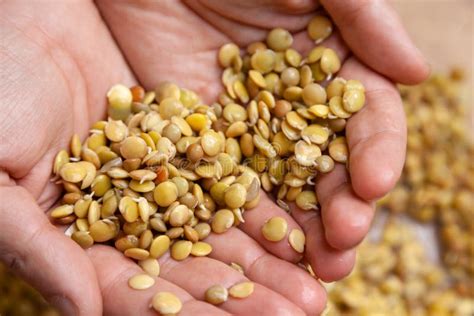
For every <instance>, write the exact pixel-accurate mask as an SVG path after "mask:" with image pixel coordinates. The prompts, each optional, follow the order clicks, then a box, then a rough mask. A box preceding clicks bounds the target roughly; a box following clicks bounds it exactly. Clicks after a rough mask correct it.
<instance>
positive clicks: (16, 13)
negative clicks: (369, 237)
mask: <svg viewBox="0 0 474 316" xmlns="http://www.w3.org/2000/svg"><path fill="white" fill-rule="evenodd" d="M321 4H322V6H324V7H325V9H326V10H327V11H328V13H329V14H330V15H331V16H332V18H333V19H334V21H335V23H336V24H337V26H338V28H339V30H340V33H339V31H337V32H335V34H334V35H333V36H331V38H329V39H328V40H327V41H326V42H325V43H323V44H324V45H327V46H328V47H332V48H334V49H335V50H336V51H337V52H338V55H339V56H340V57H341V59H342V60H343V61H344V63H343V67H342V69H341V71H340V73H339V75H340V76H342V77H345V78H354V79H358V80H361V81H362V82H363V83H364V85H365V87H366V90H367V93H366V96H367V104H366V106H365V108H364V109H362V110H361V111H360V112H359V113H357V114H356V115H354V116H353V117H352V118H351V119H350V121H349V123H348V125H347V140H348V144H349V147H350V152H351V158H350V164H349V165H350V169H349V170H346V169H345V168H344V167H342V166H338V167H337V168H336V169H335V170H334V171H333V172H332V173H330V174H328V175H324V176H322V177H321V178H320V180H319V181H318V183H317V194H318V198H319V200H320V203H321V206H322V207H321V212H320V213H317V212H302V211H300V210H298V209H293V212H292V217H290V216H289V215H288V214H286V213H285V212H284V211H283V210H281V209H279V208H278V207H277V206H276V205H274V204H273V203H272V202H271V201H270V199H268V198H266V197H264V198H262V202H261V204H260V205H259V207H257V208H256V209H254V210H252V211H251V212H246V213H245V214H244V217H245V220H246V222H245V223H244V224H243V225H241V226H239V228H232V229H231V230H230V231H229V232H228V233H226V234H223V235H219V236H217V235H213V236H210V237H209V238H208V239H206V241H208V242H209V243H211V244H212V246H213V248H214V250H213V252H212V253H211V255H210V257H209V258H190V259H187V260H185V261H184V262H176V261H174V260H172V259H170V258H169V257H168V256H165V257H163V258H160V264H161V270H162V271H161V275H160V277H159V278H158V279H157V282H156V284H155V285H154V286H153V287H152V288H150V289H148V290H146V291H133V290H131V289H130V288H128V286H127V280H128V278H129V277H130V276H131V275H133V274H134V273H137V272H138V271H140V269H139V268H138V267H137V266H136V265H135V264H134V263H133V262H132V261H130V260H128V259H126V258H125V257H123V256H122V255H121V254H120V253H119V252H118V251H116V250H115V249H113V248H111V247H106V246H100V245H97V246H93V247H92V248H91V249H88V250H86V251H83V250H82V249H81V248H80V247H79V246H78V245H76V244H75V243H74V242H73V241H72V240H70V239H69V238H68V237H66V236H64V234H63V228H58V227H55V226H53V225H52V224H50V222H49V219H48V216H47V212H48V210H49V209H50V208H51V207H52V206H53V205H54V204H55V203H56V201H57V200H58V198H59V196H60V194H61V192H60V189H59V188H58V186H56V185H54V184H53V183H51V182H50V180H49V179H50V174H51V165H52V160H53V158H54V156H55V154H56V153H57V152H58V151H59V150H60V149H62V148H65V147H67V146H68V142H69V140H70V137H71V136H72V134H73V133H78V134H79V135H81V137H85V136H86V134H87V132H88V129H89V127H90V125H91V124H92V123H93V122H95V121H97V120H99V119H101V118H103V117H104V116H105V112H106V111H105V107H106V103H105V98H104V95H105V93H106V92H107V90H108V88H109V87H110V86H111V85H112V84H114V83H117V82H122V83H124V84H126V85H133V84H136V83H140V84H142V85H143V86H145V87H147V88H153V87H154V86H155V85H156V84H157V83H158V82H159V81H162V80H170V81H174V82H176V83H177V84H179V85H180V86H183V87H186V88H189V89H193V90H195V91H196V92H198V93H199V94H200V95H202V96H203V98H204V100H206V101H208V102H210V101H212V100H213V99H214V98H215V97H216V95H217V94H218V92H219V91H220V89H221V86H220V83H219V82H220V80H219V78H220V70H219V67H218V66H217V63H216V55H217V51H218V49H219V47H220V46H221V45H222V44H224V43H226V42H229V41H233V42H235V43H237V44H238V45H241V46H245V45H246V44H248V43H250V42H252V41H255V40H262V39H264V37H265V33H266V32H267V31H268V30H269V29H271V28H273V27H277V26H281V27H284V28H287V29H289V30H290V31H291V32H292V33H294V36H295V44H294V46H295V47H296V48H298V49H299V50H301V51H303V52H305V51H308V49H309V48H310V47H311V45H312V43H311V42H310V41H309V39H308V38H307V35H306V34H305V26H306V24H307V22H308V21H309V20H310V19H311V17H312V16H314V14H317V12H315V10H316V9H317V7H318V4H316V3H315V2H314V1H311V0H278V1H270V0H261V1H257V0H253V1H251V0H242V1H222V0H221V1H219V0H201V1H192V0H188V1H183V2H180V1H159V2H158V1H156V2H147V1H139V2H131V1H98V2H96V3H93V2H88V1H68V2H59V1H49V2H48V1H41V2H39V1H38V2H27V1H3V2H0V38H1V39H2V40H1V42H0V116H1V120H0V215H1V216H0V227H1V228H0V259H1V260H2V261H4V262H6V263H7V265H8V266H10V267H11V268H12V269H13V270H14V271H16V272H17V273H19V274H20V275H21V276H22V277H24V278H25V279H26V280H28V281H29V282H31V283H32V284H33V285H34V286H35V287H36V288H38V289H39V290H40V291H41V292H42V294H43V295H44V296H45V297H46V298H47V299H48V300H49V301H50V302H51V303H53V304H54V305H55V306H57V307H58V308H59V309H60V310H61V311H62V312H63V313H65V314H67V315H101V314H102V313H104V314H107V315H129V314H130V315H131V314H140V315H146V314H151V313H152V311H151V310H150V309H149V303H150V300H151V297H152V296H153V294H154V293H156V292H157V291H170V292H173V293H175V294H176V295H178V296H179V297H180V298H181V300H182V301H183V302H184V306H183V310H182V312H181V313H180V315H181V314H182V315H188V314H189V315H197V314H206V315H220V314H223V315H225V314H227V313H232V314H246V315H248V314H249V313H259V314H271V315H280V314H281V315H299V314H304V313H306V314H309V315H316V314H319V313H320V312H321V311H322V310H323V308H324V305H325V300H326V295H325V292H324V289H323V288H322V287H321V285H320V284H319V283H318V282H317V281H316V280H315V279H314V278H312V277H310V276H309V274H307V273H305V272H303V270H302V269H300V268H298V267H297V266H296V265H294V264H292V263H294V262H298V261H299V260H300V259H301V256H300V255H298V254H297V253H295V252H294V251H293V250H292V249H291V248H290V246H289V245H288V244H286V243H271V242H268V241H266V240H265V239H263V238H262V236H261V233H260V227H261V226H262V224H263V223H264V222H265V220H266V219H268V218H269V217H271V216H275V215H279V216H284V217H285V218H286V219H287V221H288V223H289V227H290V228H298V227H299V228H301V229H303V230H304V231H305V233H306V236H307V243H306V252H305V258H306V260H307V261H308V262H309V263H310V264H311V265H312V267H313V269H314V271H315V273H316V274H317V276H318V277H319V278H320V279H322V280H324V281H333V280H337V279H340V278H342V277H344V276H345V275H347V274H348V273H349V272H350V270H351V269H352V266H353V264H354V259H355V250H354V247H355V246H356V245H357V244H358V243H359V242H360V241H361V240H362V239H363V238H364V236H365V235H366V233H367V231H368V229H369V226H370V223H371V221H372V217H373V211H374V210H373V203H372V201H373V200H375V199H377V198H379V197H381V196H383V195H384V194H385V193H386V192H388V191H389V190H390V189H391V188H392V187H393V185H394V184H395V182H396V180H397V179H398V177H399V175H400V172H401V169H402V166H403V161H404V154H405V143H406V129H405V119H404V114H403V109H402V104H401V101H400V97H399V95H398V93H397V90H396V88H395V86H394V84H393V83H392V81H397V82H404V83H408V84H410V83H417V82H419V81H421V80H423V79H424V78H426V76H427V75H428V72H429V69H428V67H427V66H426V64H425V62H424V61H423V59H422V57H421V55H420V54H419V53H418V52H417V50H416V48H415V47H414V46H413V45H412V44H411V42H410V41H409V39H408V37H407V36H406V34H405V32H404V30H403V28H402V26H401V25H400V23H399V22H398V19H397V17H396V16H395V14H394V13H393V11H392V9H391V8H390V7H388V6H387V4H386V3H385V2H383V1H362V0H351V1H343V0H337V1H335V0H332V1H329V0H327V1H322V3H321ZM387 34H389V35H390V36H386V35H387ZM236 240H238V242H236ZM230 262H238V263H239V264H241V265H242V266H243V267H244V270H245V272H246V276H245V277H246V278H248V279H250V280H252V281H254V282H255V283H256V289H255V292H254V293H253V294H252V295H251V296H250V297H248V298H246V299H244V300H238V301H237V300H233V299H232V300H229V301H228V302H226V303H224V304H222V305H220V306H219V307H218V308H217V307H214V306H212V305H209V304H207V303H205V302H204V301H203V297H204V292H205V290H206V289H207V288H208V287H209V286H211V285H214V284H217V283H219V284H223V285H225V286H230V285H232V284H234V283H236V282H238V281H241V280H244V279H245V277H244V276H242V275H240V274H239V273H238V272H236V271H235V270H233V269H231V268H230V267H229V266H228V264H229V263H230Z"/></svg>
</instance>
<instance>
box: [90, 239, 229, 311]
mask: <svg viewBox="0 0 474 316" xmlns="http://www.w3.org/2000/svg"><path fill="white" fill-rule="evenodd" d="M87 253H88V255H89V256H90V258H91V260H92V262H93V263H94V266H95V267H96V270H97V276H98V278H99V283H100V288H101V291H102V299H103V301H104V315H156V312H155V311H154V310H153V309H152V308H150V304H151V301H152V298H153V296H154V295H155V294H156V293H158V292H171V293H173V294H174V295H176V296H177V297H178V298H179V299H180V301H181V303H183V307H182V309H181V311H180V312H179V315H229V314H228V313H226V312H224V311H222V310H219V309H218V308H216V307H214V306H212V305H210V304H207V303H204V302H200V301H197V300H195V299H194V298H193V297H192V296H191V295H190V294H189V293H188V292H186V291H185V290H183V289H182V288H180V287H179V286H177V285H175V284H173V283H170V282H168V281H166V280H164V279H163V278H160V277H157V278H155V284H154V285H153V286H152V287H150V288H148V289H146V290H140V291H138V290H134V289H132V288H130V287H129V286H128V279H129V278H131V277H132V276H134V275H136V274H139V273H143V270H142V269H141V268H140V267H139V266H138V265H137V264H135V263H134V262H133V261H131V260H130V259H127V258H126V257H125V256H124V255H123V254H121V253H120V252H118V251H117V250H116V249H113V248H112V247H107V246H101V245H100V246H94V247H92V248H90V249H88V250H87Z"/></svg>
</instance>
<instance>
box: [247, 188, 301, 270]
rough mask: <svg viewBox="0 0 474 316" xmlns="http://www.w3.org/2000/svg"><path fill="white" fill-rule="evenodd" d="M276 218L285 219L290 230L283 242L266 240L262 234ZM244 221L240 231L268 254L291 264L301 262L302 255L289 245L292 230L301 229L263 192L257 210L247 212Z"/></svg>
mask: <svg viewBox="0 0 474 316" xmlns="http://www.w3.org/2000/svg"><path fill="white" fill-rule="evenodd" d="M276 216H278V217H282V218H284V219H285V221H286V222H287V225H288V229H287V232H286V234H285V237H284V238H283V239H282V240H280V241H277V242H274V241H269V240H267V239H265V237H264V236H263V233H262V227H263V225H264V224H265V223H266V222H267V221H268V220H269V219H271V218H272V217H276ZM244 219H245V222H244V223H241V224H240V225H239V229H241V230H242V231H244V232H245V233H246V234H247V235H249V236H250V237H252V238H253V239H254V240H255V241H257V242H258V243H259V244H260V245H261V246H262V247H263V248H265V249H266V250H267V251H268V252H270V253H272V254H274V255H275V256H277V257H279V258H282V259H285V260H287V261H291V262H298V261H300V260H301V257H302V256H301V254H299V253H297V252H296V251H295V250H294V249H293V248H291V246H290V244H289V243H288V234H289V233H290V232H291V230H292V229H301V228H300V227H299V225H298V224H297V223H296V222H295V220H294V219H293V218H292V217H291V216H290V215H289V214H288V213H287V212H286V211H285V210H283V209H282V208H280V207H279V206H277V205H276V204H275V202H273V201H272V200H270V198H269V197H268V196H267V194H266V193H265V192H264V191H263V190H262V191H261V192H260V203H259V204H258V206H257V207H256V208H254V209H251V210H247V211H245V213H244Z"/></svg>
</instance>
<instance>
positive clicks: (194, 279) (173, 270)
mask: <svg viewBox="0 0 474 316" xmlns="http://www.w3.org/2000/svg"><path fill="white" fill-rule="evenodd" d="M241 251H242V250H241ZM159 261H160V265H161V275H160V276H161V277H162V278H164V279H166V280H168V281H170V282H172V283H174V284H176V285H178V286H180V287H181V288H183V289H185V290H186V291H188V292H189V293H190V294H191V295H192V296H193V297H195V298H196V299H198V300H204V296H205V292H206V290H207V289H208V288H209V287H211V286H213V285H216V284H220V285H222V286H224V287H226V288H230V287H232V286H233V285H235V284H237V283H240V282H243V281H246V280H248V279H247V278H246V277H245V276H243V275H242V274H241V273H239V272H237V271H236V270H234V269H233V268H231V267H229V266H228V265H226V264H224V263H222V262H220V261H217V260H214V259H211V258H206V257H192V258H188V259H186V260H184V261H180V262H178V261H175V260H173V259H171V258H170V257H169V254H165V255H164V256H163V257H161V258H160V259H159ZM219 307H220V308H222V309H224V310H225V311H228V312H230V313H232V314H238V315H249V313H250V312H251V313H252V314H254V315H304V312H303V311H302V310H301V309H300V308H299V307H298V306H296V305H295V304H293V303H291V302H290V301H289V300H287V299H286V298H285V297H283V296H281V295H280V294H278V293H276V292H274V291H272V290H270V289H268V288H267V287H265V286H263V285H261V284H259V283H255V288H254V291H253V293H252V294H251V295H250V296H248V297H246V298H243V299H237V298H232V297H229V299H228V300H227V301H226V302H225V303H223V304H221V305H219Z"/></svg>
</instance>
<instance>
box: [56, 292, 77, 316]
mask: <svg viewBox="0 0 474 316" xmlns="http://www.w3.org/2000/svg"><path fill="white" fill-rule="evenodd" d="M49 302H50V303H51V305H53V306H54V307H56V308H57V309H58V310H59V311H60V313H61V315H67V316H69V315H78V312H77V307H76V305H75V304H73V303H72V302H71V301H70V300H69V299H68V298H67V297H64V296H60V295H57V296H53V297H51V298H50V299H49Z"/></svg>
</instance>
